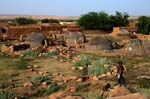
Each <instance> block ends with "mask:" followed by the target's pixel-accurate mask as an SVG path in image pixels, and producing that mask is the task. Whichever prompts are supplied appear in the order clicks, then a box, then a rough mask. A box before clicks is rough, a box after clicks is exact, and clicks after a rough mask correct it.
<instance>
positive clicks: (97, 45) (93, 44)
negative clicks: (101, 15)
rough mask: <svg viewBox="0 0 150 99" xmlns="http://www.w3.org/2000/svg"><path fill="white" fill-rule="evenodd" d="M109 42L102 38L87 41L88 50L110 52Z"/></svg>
mask: <svg viewBox="0 0 150 99" xmlns="http://www.w3.org/2000/svg"><path fill="white" fill-rule="evenodd" d="M111 43H112V42H111V41H110V40H108V39H107V38H104V37H94V38H92V39H91V40H90V41H89V44H88V48H87V49H88V50H110V49H111V48H112V47H111Z"/></svg>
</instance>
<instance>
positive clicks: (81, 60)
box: [74, 54, 92, 67]
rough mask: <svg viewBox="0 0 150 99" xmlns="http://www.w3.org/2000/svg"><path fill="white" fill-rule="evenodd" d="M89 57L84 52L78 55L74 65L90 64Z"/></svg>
mask: <svg viewBox="0 0 150 99" xmlns="http://www.w3.org/2000/svg"><path fill="white" fill-rule="evenodd" d="M91 61H92V60H91V57H90V56H89V55H86V54H82V55H80V56H79V60H78V61H76V62H75V63H74V66H76V67H79V66H88V65H90V64H91Z"/></svg>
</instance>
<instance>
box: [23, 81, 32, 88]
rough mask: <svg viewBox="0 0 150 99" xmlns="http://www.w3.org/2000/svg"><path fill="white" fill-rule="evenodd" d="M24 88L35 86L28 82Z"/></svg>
mask: <svg viewBox="0 0 150 99" xmlns="http://www.w3.org/2000/svg"><path fill="white" fill-rule="evenodd" d="M23 86H24V87H32V86H33V84H32V83H31V82H26V83H24V84H23Z"/></svg>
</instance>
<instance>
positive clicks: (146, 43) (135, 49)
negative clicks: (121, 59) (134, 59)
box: [125, 39, 150, 56]
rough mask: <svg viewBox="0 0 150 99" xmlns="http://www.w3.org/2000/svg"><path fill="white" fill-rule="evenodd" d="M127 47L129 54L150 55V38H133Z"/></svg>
mask: <svg viewBox="0 0 150 99" xmlns="http://www.w3.org/2000/svg"><path fill="white" fill-rule="evenodd" d="M125 49H126V51H125V52H126V54H129V55H147V56H150V39H145V40H140V39H132V40H130V42H129V44H128V46H127V47H126V48H125Z"/></svg>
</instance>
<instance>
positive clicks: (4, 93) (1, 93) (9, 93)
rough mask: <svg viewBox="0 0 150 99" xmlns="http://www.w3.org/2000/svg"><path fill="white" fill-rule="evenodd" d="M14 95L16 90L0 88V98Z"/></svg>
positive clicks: (10, 97) (7, 98)
mask: <svg viewBox="0 0 150 99" xmlns="http://www.w3.org/2000/svg"><path fill="white" fill-rule="evenodd" d="M16 96H17V93H16V91H8V90H0V99H14V98H15V97H16Z"/></svg>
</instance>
